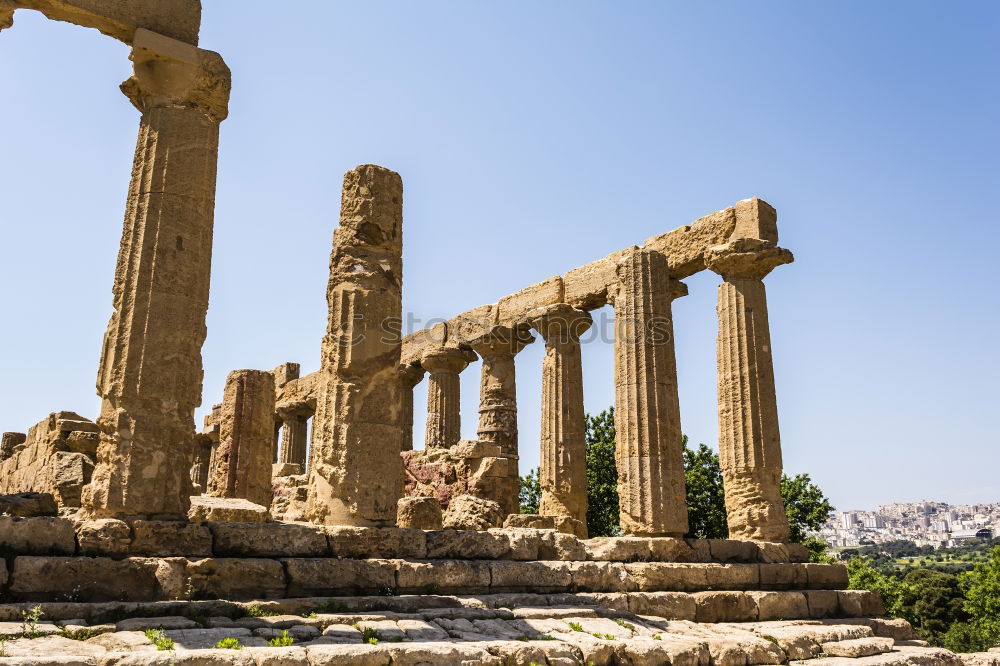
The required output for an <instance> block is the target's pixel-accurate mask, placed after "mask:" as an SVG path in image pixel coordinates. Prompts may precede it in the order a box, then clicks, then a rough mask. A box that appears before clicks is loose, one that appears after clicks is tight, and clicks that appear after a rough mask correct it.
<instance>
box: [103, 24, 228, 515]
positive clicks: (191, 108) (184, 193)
mask: <svg viewBox="0 0 1000 666" xmlns="http://www.w3.org/2000/svg"><path fill="white" fill-rule="evenodd" d="M132 44H133V48H132V56H131V57H132V61H133V64H134V68H133V70H134V74H133V76H132V78H130V79H129V80H128V81H126V82H125V83H124V84H122V91H123V92H124V93H125V94H126V96H128V97H129V99H130V100H131V101H132V103H133V104H134V105H135V106H136V108H138V109H139V110H140V111H141V112H142V119H141V121H140V126H139V140H138V144H137V147H136V155H135V162H134V165H133V170H132V181H131V184H130V186H129V193H128V201H127V204H126V214H125V225H124V230H123V233H122V242H121V250H120V252H119V255H118V267H117V269H116V272H115V285H114V289H113V293H114V312H113V314H112V316H111V321H110V322H109V324H108V329H107V332H106V333H105V336H104V346H103V352H102V356H101V365H100V370H99V371H98V380H97V388H98V393H99V395H100V396H101V398H102V403H101V413H100V417H99V418H98V426H99V427H100V429H101V444H100V447H99V448H98V453H97V466H96V468H95V470H94V474H93V477H92V479H91V483H90V484H89V485H88V486H87V487H86V488H85V490H84V496H83V504H84V506H85V507H86V508H87V510H88V511H89V512H90V513H91V514H93V515H94V516H95V517H125V516H129V517H146V518H168V519H182V518H183V517H184V516H185V515H186V514H187V510H188V505H189V502H188V498H189V497H190V495H191V491H192V484H191V478H190V476H189V474H190V467H191V464H192V460H193V453H194V452H193V444H194V434H195V428H194V410H195V408H196V407H197V406H198V405H199V404H200V403H201V384H202V374H203V373H202V364H201V346H202V343H203V342H204V340H205V333H206V328H205V314H206V312H207V309H208V287H209V273H210V264H211V251H212V226H213V209H214V205H215V172H216V161H217V156H218V145H219V123H220V122H221V121H222V120H223V119H224V118H225V117H226V113H227V105H228V100H229V86H230V76H229V69H228V67H226V65H225V63H224V62H223V61H222V58H221V57H219V55H218V54H217V53H213V52H211V51H204V50H201V49H198V48H196V47H194V46H191V45H189V44H185V43H183V42H180V41H176V40H174V39H171V38H170V37H166V36H164V35H160V34H157V33H153V32H150V31H149V30H145V29H142V28H140V29H139V30H136V31H135V33H134V38H133V40H132Z"/></svg>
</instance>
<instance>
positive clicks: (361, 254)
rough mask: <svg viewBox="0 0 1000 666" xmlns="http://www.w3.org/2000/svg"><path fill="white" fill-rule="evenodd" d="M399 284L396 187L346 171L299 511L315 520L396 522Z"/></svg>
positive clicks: (389, 176) (369, 174)
mask: <svg viewBox="0 0 1000 666" xmlns="http://www.w3.org/2000/svg"><path fill="white" fill-rule="evenodd" d="M402 281H403V181H402V179H401V178H400V177H399V174H397V173H395V172H393V171H390V170H389V169H385V168H383V167H379V166H374V165H370V164H368V165H363V166H359V167H356V168H354V169H352V170H351V171H348V172H347V173H346V174H345V175H344V188H343V193H342V196H341V206H340V226H339V227H338V228H337V229H336V230H335V231H334V232H333V252H332V254H331V256H330V281H329V283H328V286H327V301H328V304H329V315H328V317H329V318H328V320H327V329H326V336H325V337H324V338H323V349H322V360H321V365H320V369H319V371H318V373H317V374H318V378H317V380H316V382H317V393H318V395H317V399H316V416H315V417H314V418H313V431H312V432H313V434H312V447H311V451H310V460H309V488H308V499H307V507H306V515H307V516H309V518H310V519H311V520H313V521H315V522H320V523H325V524H327V525H359V526H391V525H394V524H395V522H396V502H397V500H398V499H399V497H400V493H401V490H402V488H403V480H402V476H403V461H402V459H401V458H400V456H399V439H400V421H401V417H402V406H401V401H400V389H399V380H398V378H397V376H396V368H397V366H398V365H399V354H400V349H401V341H402V335H401V329H402V311H403V304H402Z"/></svg>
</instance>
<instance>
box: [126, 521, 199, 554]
mask: <svg viewBox="0 0 1000 666" xmlns="http://www.w3.org/2000/svg"><path fill="white" fill-rule="evenodd" d="M129 554H130V555H132V556H133V557H135V556H146V557H152V556H159V557H171V556H183V557H210V556H211V555H212V533H211V532H210V531H209V529H208V528H207V527H205V526H204V525H195V524H190V523H183V522H180V521H161V520H137V521H135V522H133V523H132V545H131V546H130V547H129Z"/></svg>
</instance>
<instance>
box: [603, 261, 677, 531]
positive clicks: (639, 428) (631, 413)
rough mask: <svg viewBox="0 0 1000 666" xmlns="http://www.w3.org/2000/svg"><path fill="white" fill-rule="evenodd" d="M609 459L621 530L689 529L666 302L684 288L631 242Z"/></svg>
mask: <svg viewBox="0 0 1000 666" xmlns="http://www.w3.org/2000/svg"><path fill="white" fill-rule="evenodd" d="M616 273H617V279H618V282H617V285H616V287H615V290H614V293H613V297H612V301H613V305H614V308H615V431H616V437H617V441H616V443H615V464H616V466H617V468H618V498H619V508H620V513H621V526H622V531H623V532H625V534H632V535H644V536H683V535H684V534H685V533H686V532H687V530H688V520H687V505H686V501H685V500H686V497H685V489H684V443H683V437H682V434H681V422H680V403H679V400H678V396H677V362H676V359H675V354H674V332H673V321H672V313H671V301H672V300H673V299H674V298H677V297H679V296H683V295H684V294H686V293H687V288H686V287H685V286H684V284H683V283H681V282H678V281H677V280H672V279H671V278H670V276H669V275H668V272H667V261H666V259H665V258H664V257H663V255H661V254H659V253H657V252H652V251H648V250H641V249H638V248H634V249H632V250H631V251H629V252H627V253H626V254H625V255H624V256H623V257H622V258H621V259H620V261H619V263H618V265H617V267H616Z"/></svg>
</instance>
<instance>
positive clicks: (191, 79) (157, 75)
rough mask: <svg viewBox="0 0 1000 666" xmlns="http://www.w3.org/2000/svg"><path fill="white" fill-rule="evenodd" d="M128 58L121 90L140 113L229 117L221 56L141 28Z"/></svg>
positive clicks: (227, 85) (225, 70) (228, 83)
mask: <svg viewBox="0 0 1000 666" xmlns="http://www.w3.org/2000/svg"><path fill="white" fill-rule="evenodd" d="M0 11H2V10H0ZM129 59H130V60H131V61H132V76H131V77H130V78H128V79H127V80H126V81H125V82H124V83H122V84H121V91H122V93H124V94H125V96H126V97H128V98H129V100H131V102H132V104H133V105H134V106H135V108H137V109H139V111H142V112H146V111H147V110H149V109H151V108H155V107H158V106H176V107H188V108H195V109H198V110H200V111H201V112H202V113H204V114H205V115H206V116H208V117H209V118H210V119H211V120H213V121H214V122H217V123H219V122H222V121H223V120H225V119H226V116H227V115H228V114H229V91H230V87H231V84H232V78H231V76H230V72H229V67H228V66H227V65H226V63H225V62H224V61H223V60H222V56H220V55H219V54H218V53H216V52H214V51H206V50H205V49H199V48H198V47H197V46H192V45H191V44H188V43H186V42H182V41H180V40H177V39H173V38H171V37H167V36H166V35H161V34H159V33H156V32H153V31H151V30H146V29H145V28H139V29H138V30H136V32H135V41H134V42H133V44H132V53H131V54H130V55H129Z"/></svg>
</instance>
